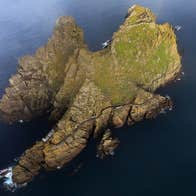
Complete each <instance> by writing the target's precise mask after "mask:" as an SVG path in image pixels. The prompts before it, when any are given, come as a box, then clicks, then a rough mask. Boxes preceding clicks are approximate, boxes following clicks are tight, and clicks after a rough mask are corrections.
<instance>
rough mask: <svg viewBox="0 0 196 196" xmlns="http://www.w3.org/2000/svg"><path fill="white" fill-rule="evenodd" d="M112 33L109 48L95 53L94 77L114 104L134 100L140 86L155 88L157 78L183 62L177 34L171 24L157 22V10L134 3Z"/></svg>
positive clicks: (93, 62)
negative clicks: (178, 49)
mask: <svg viewBox="0 0 196 196" xmlns="http://www.w3.org/2000/svg"><path fill="white" fill-rule="evenodd" d="M129 14H130V16H129V17H128V18H127V19H126V21H125V23H124V25H123V26H121V28H120V29H119V31H118V32H116V33H115V34H114V36H113V42H112V45H111V50H110V48H109V49H107V50H106V51H105V54H104V55H103V52H102V53H101V52H99V53H97V54H95V55H94V58H93V61H92V66H95V70H96V71H95V76H94V80H95V82H96V84H97V85H98V86H99V87H100V88H101V89H102V90H103V92H104V93H105V94H106V95H107V96H109V97H110V98H111V99H112V102H113V103H114V104H118V103H122V102H125V101H127V100H131V99H133V98H134V96H135V95H136V94H137V89H138V86H139V87H143V88H146V89H151V90H155V89H156V88H157V87H158V86H159V85H160V84H159V83H158V82H157V83H156V82H155V83H154V81H156V79H158V78H160V77H161V76H164V74H166V73H167V72H168V71H169V70H170V67H171V66H175V65H176V64H178V65H180V57H179V54H178V51H177V47H176V37H175V34H174V32H173V29H172V27H171V26H170V25H169V24H163V25H158V24H155V16H154V14H153V13H152V12H151V11H150V10H149V9H146V8H143V7H140V6H135V7H134V8H131V9H130V13H129Z"/></svg>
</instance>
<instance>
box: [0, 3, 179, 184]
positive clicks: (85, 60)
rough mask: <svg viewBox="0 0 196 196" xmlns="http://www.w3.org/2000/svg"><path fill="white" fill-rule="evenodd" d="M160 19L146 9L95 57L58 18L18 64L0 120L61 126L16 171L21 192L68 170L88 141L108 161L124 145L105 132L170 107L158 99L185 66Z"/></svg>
mask: <svg viewBox="0 0 196 196" xmlns="http://www.w3.org/2000/svg"><path fill="white" fill-rule="evenodd" d="M155 18H156V17H155V15H154V14H153V13H152V12H151V11H150V10H149V9H146V8H143V7H140V6H137V5H136V6H133V7H131V8H130V9H129V11H128V15H127V17H126V19H125V21H124V23H123V25H121V26H120V28H119V30H118V31H117V32H116V33H114V35H113V37H112V42H111V44H110V45H109V46H108V47H107V48H106V49H103V50H101V51H97V52H91V51H89V50H88V48H87V47H86V45H85V43H84V39H83V32H82V30H81V29H80V28H79V27H78V26H77V25H76V23H75V21H74V19H73V18H71V17H61V18H59V19H58V21H57V24H56V27H55V29H54V33H53V35H52V37H51V38H50V39H49V41H48V43H47V44H46V45H45V46H44V47H42V48H40V49H38V50H37V52H36V53H35V55H34V56H25V57H23V58H21V59H20V61H19V68H18V72H17V74H15V75H14V76H12V77H11V79H10V80H9V82H10V86H9V87H8V88H7V89H6V90H5V94H4V96H3V97H2V99H1V101H0V118H1V119H2V120H4V121H6V122H9V123H12V122H15V121H19V120H31V119H32V118H37V117H39V116H43V115H46V114H49V115H50V119H51V120H55V121H56V122H57V124H56V126H54V128H53V130H52V131H51V132H50V133H49V134H48V136H47V137H46V138H43V140H42V141H40V142H37V143H36V144H35V145H34V146H33V147H32V148H30V149H28V150H26V151H25V152H24V154H23V155H22V156H21V158H20V160H19V161H18V163H17V165H16V166H15V167H14V168H13V181H14V182H15V183H16V184H19V185H20V184H23V183H26V182H29V181H31V180H32V178H33V177H34V176H35V175H37V174H38V173H39V172H40V170H41V169H46V170H55V169H57V168H61V167H63V166H65V165H66V164H67V163H69V162H70V161H71V160H73V159H74V158H75V157H76V156H77V155H78V154H79V153H80V152H81V151H82V150H83V149H84V148H85V147H86V145H87V143H88V140H89V138H90V137H94V138H100V137H102V135H103V137H102V139H101V140H100V141H101V142H100V144H98V153H99V155H100V156H101V157H104V156H105V155H109V154H111V153H112V152H113V150H114V149H115V148H116V147H117V146H118V144H119V141H118V139H113V138H112V136H111V133H110V134H109V135H108V134H106V135H105V134H104V131H105V130H107V128H108V127H116V128H118V127H122V126H124V125H125V124H129V125H132V124H133V123H136V122H139V121H141V120H143V119H148V118H154V117H156V115H157V114H159V113H160V111H161V110H163V109H169V108H170V107H171V106H172V103H171V100H170V99H169V98H168V97H162V96H160V95H156V94H154V92H155V90H156V89H157V88H159V87H160V86H162V85H165V84H166V83H168V82H169V81H171V80H173V79H174V78H175V77H176V76H177V75H178V74H179V72H180V69H181V59H180V56H179V54H178V50H177V44H176V36H175V34H174V32H173V29H172V27H171V26H170V25H169V24H163V25H160V24H156V21H155ZM106 133H107V132H106Z"/></svg>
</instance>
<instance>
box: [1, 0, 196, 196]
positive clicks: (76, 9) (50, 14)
mask: <svg viewBox="0 0 196 196" xmlns="http://www.w3.org/2000/svg"><path fill="white" fill-rule="evenodd" d="M134 4H139V5H142V6H145V7H148V8H150V9H151V10H152V11H153V12H154V13H155V14H156V16H157V22H158V23H165V22H168V23H170V24H172V25H173V26H176V25H179V26H181V27H182V28H181V29H180V30H179V31H177V32H176V35H177V39H178V46H179V50H180V53H181V55H182V64H183V72H184V75H182V77H181V80H180V81H176V82H173V83H170V84H169V85H168V86H167V87H164V88H162V89H159V90H158V91H157V93H160V94H161V95H169V96H170V97H171V99H172V100H173V102H174V108H173V110H172V111H170V112H168V113H166V114H162V115H159V116H158V117H157V118H156V119H153V120H145V121H142V122H140V123H137V124H135V125H134V126H131V127H123V128H120V129H116V130H113V131H114V134H115V135H116V136H117V137H119V139H120V141H121V143H120V146H119V148H118V149H117V150H116V151H115V155H114V156H112V157H110V158H107V159H105V160H99V159H97V158H96V146H95V143H94V142H93V141H90V144H89V145H88V146H87V148H86V149H85V150H84V152H83V153H82V154H81V155H80V156H79V157H78V158H77V159H76V160H75V161H73V163H72V164H70V166H69V167H67V168H64V169H62V170H59V171H54V172H42V173H41V174H40V175H39V176H37V177H35V178H34V180H33V182H32V183H30V184H29V185H28V186H26V187H25V188H22V189H19V190H17V191H15V192H14V193H12V192H9V191H6V190H5V189H3V188H2V186H1V185H0V196H100V195H101V196H195V195H196V115H195V113H196V111H195V110H196V40H195V37H196V1H195V0H186V1H185V0H84V1H81V0H28V1H27V0H0V96H2V95H3V93H4V90H5V87H6V86H7V85H8V79H9V77H10V76H11V75H13V74H14V73H16V70H17V65H18V63H17V62H18V59H19V58H20V57H21V56H23V55H26V54H33V53H34V52H35V51H36V49H37V48H39V47H40V46H42V45H43V44H45V43H46V42H47V40H48V38H49V37H50V36H51V34H52V31H53V27H54V25H55V21H56V19H57V18H58V17H59V16H62V15H64V16H73V17H74V18H75V19H76V21H77V24H78V25H79V26H80V27H82V28H83V30H84V32H85V40H86V42H87V44H88V47H89V48H90V49H91V50H92V51H96V50H99V49H101V48H102V43H103V42H105V41H106V40H108V39H110V38H111V37H112V34H113V32H115V31H116V30H117V29H118V27H119V25H121V24H122V23H123V21H124V17H125V16H126V13H127V10H128V8H129V7H130V6H132V5H134ZM50 128H51V125H49V124H48V121H47V119H46V117H43V118H40V119H36V120H33V121H32V122H28V123H16V124H13V125H9V124H4V123H3V122H1V123H0V169H1V168H2V169H3V168H5V167H8V166H12V165H13V164H14V159H15V158H17V157H19V156H20V155H21V154H22V153H23V152H24V150H25V149H26V148H29V147H31V146H32V145H33V144H34V143H35V142H36V141H37V140H40V139H41V138H42V137H43V136H44V135H45V134H46V133H47V132H48V131H49V130H50Z"/></svg>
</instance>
